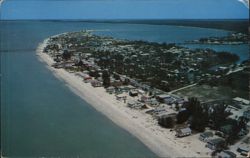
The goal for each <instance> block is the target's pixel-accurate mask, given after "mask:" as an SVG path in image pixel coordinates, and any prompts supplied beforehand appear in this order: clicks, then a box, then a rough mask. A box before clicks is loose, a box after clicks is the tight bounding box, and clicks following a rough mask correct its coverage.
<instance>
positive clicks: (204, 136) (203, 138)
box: [199, 132, 213, 142]
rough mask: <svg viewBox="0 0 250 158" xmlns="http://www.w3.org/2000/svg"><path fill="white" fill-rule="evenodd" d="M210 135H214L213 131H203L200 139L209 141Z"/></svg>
mask: <svg viewBox="0 0 250 158" xmlns="http://www.w3.org/2000/svg"><path fill="white" fill-rule="evenodd" d="M210 137H213V132H203V133H201V134H200V136H199V140H200V141H203V142H207V141H208V139H209V138H210Z"/></svg>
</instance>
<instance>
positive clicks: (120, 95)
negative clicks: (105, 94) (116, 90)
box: [116, 93, 127, 102]
mask: <svg viewBox="0 0 250 158" xmlns="http://www.w3.org/2000/svg"><path fill="white" fill-rule="evenodd" d="M126 99H127V96H126V94H124V93H122V94H118V95H116V100H123V101H124V102H126Z"/></svg>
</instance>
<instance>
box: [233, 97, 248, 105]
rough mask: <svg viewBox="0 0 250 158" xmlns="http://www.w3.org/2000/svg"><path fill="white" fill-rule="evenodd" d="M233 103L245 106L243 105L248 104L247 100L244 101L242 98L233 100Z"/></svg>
mask: <svg viewBox="0 0 250 158" xmlns="http://www.w3.org/2000/svg"><path fill="white" fill-rule="evenodd" d="M233 101H234V102H238V103H242V104H245V105H249V104H250V101H249V100H246V99H243V98H240V97H236V98H233Z"/></svg>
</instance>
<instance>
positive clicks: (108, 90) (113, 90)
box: [106, 86, 115, 93]
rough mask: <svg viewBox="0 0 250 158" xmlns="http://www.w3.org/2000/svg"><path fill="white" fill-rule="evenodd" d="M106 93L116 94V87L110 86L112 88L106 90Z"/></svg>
mask: <svg viewBox="0 0 250 158" xmlns="http://www.w3.org/2000/svg"><path fill="white" fill-rule="evenodd" d="M106 92H108V93H114V92H115V87H113V86H110V87H108V88H106Z"/></svg>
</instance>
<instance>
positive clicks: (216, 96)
mask: <svg viewBox="0 0 250 158" xmlns="http://www.w3.org/2000/svg"><path fill="white" fill-rule="evenodd" d="M174 94H176V95H179V96H183V97H188V98H189V97H197V98H198V99H199V100H200V101H201V102H208V101H214V100H221V99H223V100H224V99H231V98H233V97H236V96H241V95H240V92H238V91H236V90H232V88H230V87H224V86H219V87H211V86H209V85H197V86H194V87H190V88H187V89H183V90H180V91H177V92H175V93H174Z"/></svg>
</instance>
